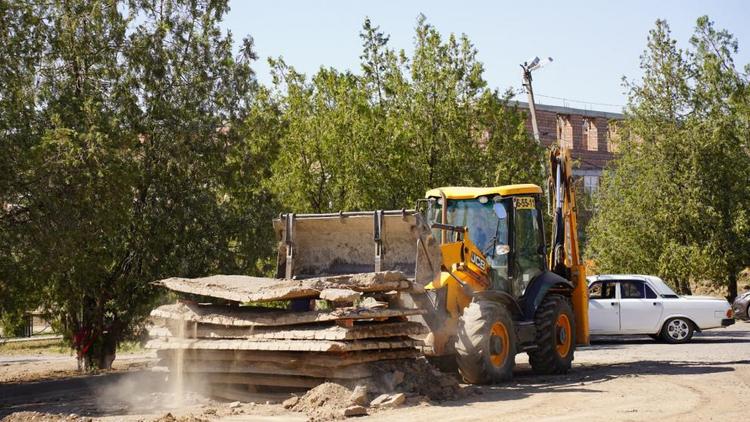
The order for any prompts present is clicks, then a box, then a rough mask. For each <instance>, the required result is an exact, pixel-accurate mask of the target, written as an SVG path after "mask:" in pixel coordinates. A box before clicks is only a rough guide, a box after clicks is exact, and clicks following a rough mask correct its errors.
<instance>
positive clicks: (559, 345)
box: [529, 294, 576, 374]
mask: <svg viewBox="0 0 750 422" xmlns="http://www.w3.org/2000/svg"><path fill="white" fill-rule="evenodd" d="M534 323H535V325H536V349H534V350H532V351H530V352H529V363H530V364H531V368H532V369H533V370H534V372H536V373H538V374H564V373H566V372H568V370H570V367H571V365H572V363H573V353H574V352H575V348H576V338H575V329H574V327H575V324H574V319H573V310H572V309H571V307H570V302H568V299H566V298H565V297H563V296H560V295H556V294H549V295H547V296H546V297H545V298H544V300H543V301H542V304H541V305H540V306H539V308H537V311H536V315H535V317H534Z"/></svg>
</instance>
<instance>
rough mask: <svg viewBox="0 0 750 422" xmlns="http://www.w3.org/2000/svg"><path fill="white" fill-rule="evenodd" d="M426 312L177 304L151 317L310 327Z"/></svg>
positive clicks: (233, 323)
mask: <svg viewBox="0 0 750 422" xmlns="http://www.w3.org/2000/svg"><path fill="white" fill-rule="evenodd" d="M425 313H426V311H425V310H422V309H379V308H376V309H363V308H355V307H351V308H338V309H334V310H332V311H308V312H293V311H287V310H280V309H273V308H258V307H244V306H237V307H229V306H213V305H209V306H206V305H197V304H186V303H177V304H173V305H163V306H160V307H158V308H156V309H154V310H153V311H151V316H153V317H159V318H165V319H173V320H177V321H184V322H199V323H206V324H216V325H225V326H234V327H254V326H279V325H295V324H307V323H312V322H324V321H336V320H345V319H373V318H378V319H380V318H391V317H402V316H410V315H423V314H425Z"/></svg>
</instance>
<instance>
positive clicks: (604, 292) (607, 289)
mask: <svg viewBox="0 0 750 422" xmlns="http://www.w3.org/2000/svg"><path fill="white" fill-rule="evenodd" d="M614 298H615V283H613V282H610V281H604V282H602V281H597V282H595V283H592V284H591V286H589V299H614Z"/></svg>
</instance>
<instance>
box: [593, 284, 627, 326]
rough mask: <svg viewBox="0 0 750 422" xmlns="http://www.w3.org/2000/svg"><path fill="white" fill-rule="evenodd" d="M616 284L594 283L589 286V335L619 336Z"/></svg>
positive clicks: (618, 307)
mask: <svg viewBox="0 0 750 422" xmlns="http://www.w3.org/2000/svg"><path fill="white" fill-rule="evenodd" d="M617 294H618V293H617V283H616V282H614V281H610V280H602V281H595V282H594V283H591V285H590V286H589V332H590V333H591V334H619V333H620V306H619V299H618V298H617Z"/></svg>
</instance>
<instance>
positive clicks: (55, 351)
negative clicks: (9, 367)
mask: <svg viewBox="0 0 750 422" xmlns="http://www.w3.org/2000/svg"><path fill="white" fill-rule="evenodd" d="M144 351H145V349H144V348H143V346H142V345H141V343H140V342H138V341H124V342H122V343H120V347H119V348H118V349H117V353H125V354H127V353H143V352H144ZM73 353H74V352H73V350H72V349H71V348H70V346H69V345H68V344H67V343H66V342H65V341H64V340H63V339H42V340H28V341H18V342H6V343H2V344H0V355H2V356H18V355H72V354H73Z"/></svg>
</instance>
